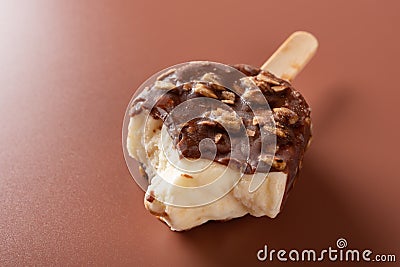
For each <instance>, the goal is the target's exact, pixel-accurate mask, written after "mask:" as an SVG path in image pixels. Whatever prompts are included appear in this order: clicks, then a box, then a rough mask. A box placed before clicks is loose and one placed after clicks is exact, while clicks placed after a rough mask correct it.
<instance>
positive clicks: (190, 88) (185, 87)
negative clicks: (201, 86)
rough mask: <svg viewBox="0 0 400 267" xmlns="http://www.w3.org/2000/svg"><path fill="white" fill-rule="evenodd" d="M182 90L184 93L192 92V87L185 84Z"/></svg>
mask: <svg viewBox="0 0 400 267" xmlns="http://www.w3.org/2000/svg"><path fill="white" fill-rule="evenodd" d="M182 88H183V90H184V91H190V90H192V86H191V85H190V84H189V83H185V84H184V85H183V87H182Z"/></svg>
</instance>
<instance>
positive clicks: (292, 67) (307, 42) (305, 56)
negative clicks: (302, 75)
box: [261, 31, 318, 81]
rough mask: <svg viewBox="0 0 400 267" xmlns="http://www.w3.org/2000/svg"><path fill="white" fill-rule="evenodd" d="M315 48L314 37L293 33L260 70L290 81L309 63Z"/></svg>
mask: <svg viewBox="0 0 400 267" xmlns="http://www.w3.org/2000/svg"><path fill="white" fill-rule="evenodd" d="M317 48H318V41H317V39H316V38H315V37H314V35H312V34H311V33H309V32H304V31H298V32H294V33H292V35H290V36H289V38H287V39H286V41H285V42H283V44H282V45H281V46H280V47H279V48H278V50H276V51H275V53H274V54H273V55H272V56H271V57H270V58H269V59H268V60H267V61H266V62H265V63H264V64H263V65H262V66H261V69H262V70H264V71H269V72H271V73H273V74H275V75H276V76H278V77H280V78H282V79H284V80H288V81H291V80H293V79H294V78H295V77H296V75H297V74H298V73H299V72H300V71H301V70H302V69H303V68H304V66H305V65H306V64H307V63H308V61H310V59H311V58H312V56H313V55H314V54H315V52H316V51H317Z"/></svg>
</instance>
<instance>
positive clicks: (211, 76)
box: [200, 72, 221, 84]
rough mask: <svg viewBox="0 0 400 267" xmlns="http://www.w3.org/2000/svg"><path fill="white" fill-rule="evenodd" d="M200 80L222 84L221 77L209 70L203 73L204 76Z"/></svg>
mask: <svg viewBox="0 0 400 267" xmlns="http://www.w3.org/2000/svg"><path fill="white" fill-rule="evenodd" d="M200 81H202V82H210V83H215V84H220V81H221V79H220V77H219V76H218V75H216V74H215V73H212V72H207V73H206V74H204V75H203V77H201V78H200Z"/></svg>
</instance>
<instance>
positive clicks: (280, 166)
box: [272, 157, 286, 171]
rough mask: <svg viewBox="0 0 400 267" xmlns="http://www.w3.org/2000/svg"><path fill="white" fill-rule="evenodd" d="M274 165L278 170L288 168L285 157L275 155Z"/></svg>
mask: <svg viewBox="0 0 400 267" xmlns="http://www.w3.org/2000/svg"><path fill="white" fill-rule="evenodd" d="M272 167H274V168H275V169H277V170H278V171H282V170H284V169H285V168H286V162H285V161H284V160H283V159H280V158H277V157H275V158H274V161H273V162H272Z"/></svg>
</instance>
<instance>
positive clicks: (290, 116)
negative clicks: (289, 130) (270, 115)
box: [273, 107, 299, 124]
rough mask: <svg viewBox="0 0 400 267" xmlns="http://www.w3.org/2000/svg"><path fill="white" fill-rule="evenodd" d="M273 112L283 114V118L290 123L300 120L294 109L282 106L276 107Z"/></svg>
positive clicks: (278, 114)
mask: <svg viewBox="0 0 400 267" xmlns="http://www.w3.org/2000/svg"><path fill="white" fill-rule="evenodd" d="M273 112H274V113H275V114H276V115H277V116H281V117H283V118H286V119H287V120H288V122H289V124H295V123H296V122H297V121H298V120H299V116H298V115H297V114H296V112H294V111H293V110H290V109H288V108H285V107H282V108H274V109H273Z"/></svg>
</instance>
